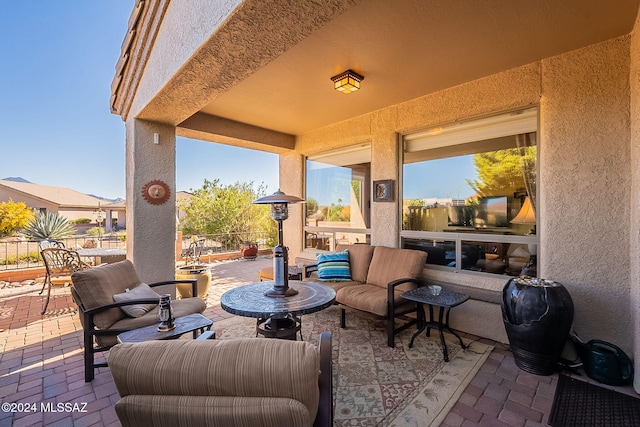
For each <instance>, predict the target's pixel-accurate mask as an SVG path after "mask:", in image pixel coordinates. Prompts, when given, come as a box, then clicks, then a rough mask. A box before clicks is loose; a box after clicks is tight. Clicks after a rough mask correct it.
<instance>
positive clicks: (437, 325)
mask: <svg viewBox="0 0 640 427" xmlns="http://www.w3.org/2000/svg"><path fill="white" fill-rule="evenodd" d="M402 298H404V299H408V300H410V301H415V302H417V303H418V324H419V325H420V329H418V332H416V333H415V334H413V336H412V337H411V341H410V342H409V348H411V347H413V340H414V339H415V338H416V337H417V336H418V335H420V333H421V332H422V331H424V330H425V328H426V329H427V336H429V334H430V330H431V328H434V329H437V330H438V332H439V333H440V343H441V344H442V353H443V355H444V361H445V362H448V361H449V351H448V350H447V343H446V342H445V340H444V333H443V330H444V329H448V330H449V332H451V333H452V334H453V335H454V336H455V337H457V338H458V340H460V345H461V346H462V348H463V349H464V348H467V347H468V346H465V345H464V343H463V342H462V338H460V335H458V334H457V333H456V332H455V331H454V330H453V329H451V328H450V327H449V312H450V310H451V308H452V307H455V306H457V305H460V304H462V303H463V302H465V301H466V300H468V299H469V296H468V295H465V294H461V293H459V292H454V291H448V290H445V289H442V290H441V291H440V294H439V295H433V294H432V293H431V290H430V289H429V288H428V287H427V286H422V287H419V288H415V289H412V290H410V291H408V292H405V293H404V294H402ZM424 305H428V306H429V321H427V319H426V316H425V313H424ZM434 306H437V307H440V310H439V312H438V320H437V321H436V320H435V319H434V315H433V307H434ZM443 317H444V318H445V321H444V323H443V322H442V320H443Z"/></svg>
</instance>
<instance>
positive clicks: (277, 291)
mask: <svg viewBox="0 0 640 427" xmlns="http://www.w3.org/2000/svg"><path fill="white" fill-rule="evenodd" d="M299 202H304V199H301V198H299V197H296V196H288V195H286V194H284V193H283V192H282V191H280V190H278V191H276V192H275V193H273V194H272V195H270V196H265V197H261V198H259V199H256V200H254V201H253V203H255V204H262V205H265V204H268V205H271V218H272V219H274V220H275V221H276V222H277V223H278V245H277V246H276V247H275V248H273V288H271V289H268V290H267V291H265V293H264V294H265V295H266V296H268V297H274V298H279V297H288V296H292V295H296V294H297V293H298V291H296V290H295V289H293V288H290V287H289V250H288V248H287V247H286V246H284V245H283V244H282V240H283V237H282V221H284V220H285V219H287V218H289V203H299Z"/></svg>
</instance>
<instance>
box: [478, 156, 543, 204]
mask: <svg viewBox="0 0 640 427" xmlns="http://www.w3.org/2000/svg"><path fill="white" fill-rule="evenodd" d="M535 161H536V147H528V148H527V149H526V151H525V154H524V156H523V155H522V154H521V151H520V150H519V149H517V148H508V149H505V150H497V151H489V152H486V153H478V154H475V155H474V156H473V163H474V164H475V166H476V171H477V173H478V179H476V180H473V181H472V180H467V183H468V184H469V185H470V186H471V188H473V189H474V190H475V191H476V192H477V193H478V195H480V196H482V197H487V196H503V195H509V194H513V193H514V192H515V191H518V190H522V189H523V188H525V183H524V177H523V168H522V165H523V162H533V164H535Z"/></svg>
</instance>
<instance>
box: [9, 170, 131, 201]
mask: <svg viewBox="0 0 640 427" xmlns="http://www.w3.org/2000/svg"><path fill="white" fill-rule="evenodd" d="M2 179H3V180H4V181H13V182H23V183H25V184H34V183H33V182H31V181H27V180H26V179H24V178H22V177H19V176H17V177H9V178H2ZM87 195H88V196H91V197H95V198H96V199H100V200H104V201H105V202H109V203H119V202H124V199H123V198H120V197H118V198H117V199H107V198H106V197H101V196H96V195H95V194H87Z"/></svg>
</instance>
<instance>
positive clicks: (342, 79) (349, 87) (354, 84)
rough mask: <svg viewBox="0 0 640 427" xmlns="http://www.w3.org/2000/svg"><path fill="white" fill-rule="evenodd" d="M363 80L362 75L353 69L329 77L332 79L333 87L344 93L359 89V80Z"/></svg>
mask: <svg viewBox="0 0 640 427" xmlns="http://www.w3.org/2000/svg"><path fill="white" fill-rule="evenodd" d="M363 80H364V77H363V76H361V75H360V74H358V73H356V72H355V71H353V70H347V71H344V72H342V73H340V74H338V75H337V76H333V77H331V81H333V88H334V89H335V90H337V91H338V92H342V93H344V94H348V93H351V92H355V91H356V90H358V89H360V82H361V81H363Z"/></svg>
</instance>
